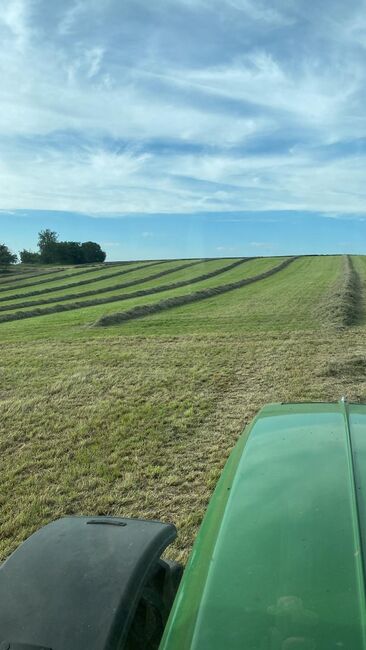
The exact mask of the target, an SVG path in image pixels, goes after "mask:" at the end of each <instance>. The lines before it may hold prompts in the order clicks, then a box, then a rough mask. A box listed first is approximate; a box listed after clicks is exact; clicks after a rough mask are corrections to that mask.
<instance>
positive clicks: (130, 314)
mask: <svg viewBox="0 0 366 650" xmlns="http://www.w3.org/2000/svg"><path fill="white" fill-rule="evenodd" d="M296 259H298V256H297V257H292V258H289V259H287V260H285V261H284V262H281V264H278V266H275V267H274V268H273V269H269V270H268V271H264V272H263V273H259V274H258V275H254V276H253V277H252V278H246V279H245V280H239V282H231V283H230V284H223V285H221V286H218V287H213V288H212V289H203V290H202V291H196V292H194V293H188V294H185V295H184V296H176V297H173V298H166V299H165V300H160V301H159V302H156V303H153V304H151V305H138V306H137V307H133V309H129V310H128V311H124V312H118V313H116V314H110V315H109V316H102V318H99V319H98V320H97V322H96V323H95V324H94V326H95V327H106V326H109V325H118V324H119V323H123V322H125V321H128V320H134V319H135V318H143V317H144V316H150V315H151V314H156V313H158V312H161V311H165V310H167V309H172V308H173V307H180V306H181V305H187V304H189V303H192V302H196V301H199V300H205V298H211V296H218V295H220V294H223V293H227V292H228V291H233V290H234V289H239V288H240V287H245V286H246V285H247V284H252V283H253V282H258V281H259V280H263V279H264V278H268V277H269V276H270V275H274V274H275V273H278V271H281V270H282V269H284V268H285V267H286V266H288V265H289V264H291V263H292V262H293V261H294V260H296Z"/></svg>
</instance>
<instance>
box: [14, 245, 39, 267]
mask: <svg viewBox="0 0 366 650" xmlns="http://www.w3.org/2000/svg"><path fill="white" fill-rule="evenodd" d="M19 257H20V261H21V262H22V263H23V264H39V263H40V262H41V256H40V254H39V253H33V251H27V250H26V249H25V248H24V249H23V250H22V251H20V253H19Z"/></svg>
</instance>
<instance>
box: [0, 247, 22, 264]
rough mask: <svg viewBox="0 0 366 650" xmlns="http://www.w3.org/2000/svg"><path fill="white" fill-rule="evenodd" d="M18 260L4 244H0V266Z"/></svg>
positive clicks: (14, 262)
mask: <svg viewBox="0 0 366 650" xmlns="http://www.w3.org/2000/svg"><path fill="white" fill-rule="evenodd" d="M17 261H18V258H17V256H16V255H15V253H12V252H11V251H10V250H9V248H8V247H7V246H6V245H5V244H0V266H10V264H16V263H17Z"/></svg>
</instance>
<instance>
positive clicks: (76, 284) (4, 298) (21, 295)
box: [0, 261, 198, 302]
mask: <svg viewBox="0 0 366 650" xmlns="http://www.w3.org/2000/svg"><path fill="white" fill-rule="evenodd" d="M162 263H163V262H162V261H158V262H151V264H141V265H140V266H134V267H133V268H132V269H131V268H128V269H126V270H124V271H114V272H113V273H108V274H104V275H102V276H101V277H98V278H89V279H88V280H80V282H69V283H68V284H60V285H57V287H49V288H46V289H39V290H36V291H29V292H28V293H15V294H13V295H10V296H2V295H1V297H0V302H5V301H8V300H17V299H19V298H27V297H28V296H29V297H32V296H41V295H43V294H45V293H52V292H53V291H63V290H64V289H72V288H73V287H81V286H83V285H85V284H91V283H92V282H96V281H97V280H109V279H110V278H115V277H118V276H120V275H126V273H131V272H132V271H139V270H140V269H146V268H149V267H150V266H155V265H157V264H162ZM194 263H195V264H198V262H194ZM103 268H105V267H101V270H102V269H103ZM92 271H95V269H88V271H85V270H84V271H80V272H79V273H73V274H72V275H70V274H69V275H66V276H59V277H58V278H57V280H63V279H64V278H69V279H70V278H74V277H75V276H77V275H83V274H84V273H91V272H92ZM53 281H54V278H49V279H48V280H42V281H39V282H34V284H25V285H23V286H20V287H17V288H19V289H21V288H25V287H33V286H36V285H38V284H44V283H46V282H53ZM11 289H12V290H14V287H11ZM9 290H10V287H6V289H2V291H1V293H3V292H4V291H9Z"/></svg>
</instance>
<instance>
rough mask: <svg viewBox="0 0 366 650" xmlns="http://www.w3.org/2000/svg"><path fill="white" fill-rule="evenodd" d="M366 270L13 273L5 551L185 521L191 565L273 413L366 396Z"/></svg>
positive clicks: (0, 447)
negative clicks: (229, 480)
mask: <svg viewBox="0 0 366 650" xmlns="http://www.w3.org/2000/svg"><path fill="white" fill-rule="evenodd" d="M286 264H287V266H286ZM268 274H269V275H268ZM365 277H366V259H365V258H363V257H352V258H348V257H342V256H324V257H300V258H297V259H290V258H258V259H250V260H247V259H244V258H243V259H220V260H217V259H216V260H174V261H157V262H154V263H152V262H148V261H145V262H143V263H142V262H131V263H128V264H126V263H121V264H114V265H103V266H98V267H86V268H80V267H79V268H77V267H73V268H71V267H70V268H66V267H60V268H53V269H41V268H40V269H26V270H24V271H22V272H20V271H19V272H18V273H15V271H13V272H12V275H11V277H10V275H9V276H6V277H5V276H1V278H0V345H1V359H0V378H1V382H0V457H1V459H2V461H1V462H2V490H1V492H0V506H1V510H2V524H1V528H0V554H1V557H6V555H7V554H8V553H9V552H10V551H11V550H12V549H13V548H15V546H16V545H17V544H18V543H19V542H20V541H21V540H22V539H24V537H26V536H27V535H28V534H29V533H30V532H31V531H32V530H35V529H36V528H38V527H39V526H41V525H42V524H43V523H46V522H48V521H50V520H51V519H54V518H56V517H59V516H62V515H63V514H71V513H75V514H81V513H83V514H91V513H97V514H123V515H126V516H129V515H130V516H144V517H153V518H161V519H163V520H172V521H174V522H175V523H176V524H177V526H178V529H179V532H180V535H179V539H178V542H177V545H176V547H175V549H174V550H173V551H172V555H174V556H175V557H178V558H180V559H183V560H184V559H185V558H186V556H187V553H188V550H189V548H190V546H191V544H192V541H193V538H194V536H195V533H196V531H197V526H198V525H199V522H200V520H201V517H202V514H203V512H204V510H205V507H206V505H207V501H208V498H209V496H210V494H211V492H212V489H213V487H214V485H215V482H216V480H217V477H218V475H219V473H220V471H221V469H222V467H223V464H224V462H225V459H226V457H227V455H228V454H229V451H230V449H231V448H232V446H233V444H234V442H235V440H236V438H237V436H238V435H239V433H240V432H241V430H242V428H243V427H244V425H245V424H246V423H247V422H248V420H249V419H250V418H251V417H252V416H253V415H254V413H255V412H256V411H257V409H258V408H260V407H261V406H262V405H263V404H264V403H266V402H268V401H290V400H294V401H299V400H300V401H301V400H311V399H314V400H335V399H339V398H340V397H341V396H342V395H345V396H346V397H348V398H349V399H353V400H361V401H362V400H365V401H366V380H365V377H364V374H365V369H366V351H365V345H364V338H365V330H364V327H365V305H364V300H365V291H364V284H365ZM192 296H193V298H192ZM187 297H188V298H187ZM177 300H178V301H180V302H182V301H185V304H180V305H178V306H177V305H176V302H177ZM192 300H194V301H193V302H192ZM187 301H188V302H187ZM157 305H160V306H159V307H157ZM157 308H158V309H159V311H156V309H157ZM154 310H155V311H154ZM126 312H127V313H128V314H130V316H129V320H124V318H125V314H126ZM121 314H122V316H121ZM141 314H142V316H141ZM106 316H107V317H108V318H107V319H106V321H105V320H104V319H105V317H106ZM111 316H112V318H110V317H111ZM5 318H7V319H16V320H8V322H5V321H4V322H1V320H2V319H5ZM112 323H113V324H112Z"/></svg>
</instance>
